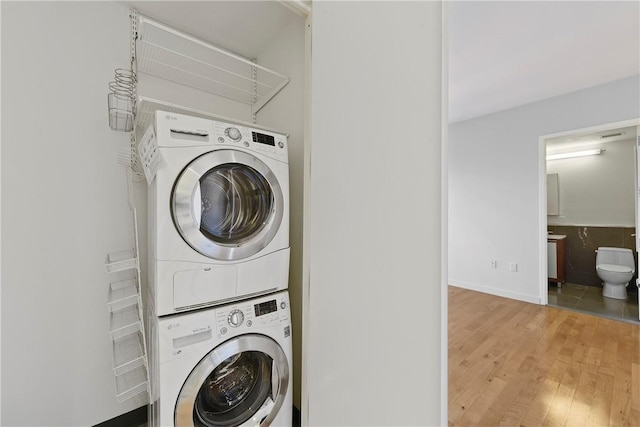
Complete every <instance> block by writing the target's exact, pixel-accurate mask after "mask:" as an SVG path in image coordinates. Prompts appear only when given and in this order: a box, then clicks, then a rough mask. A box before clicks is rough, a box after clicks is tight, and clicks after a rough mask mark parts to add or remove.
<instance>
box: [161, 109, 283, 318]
mask: <svg viewBox="0 0 640 427" xmlns="http://www.w3.org/2000/svg"><path fill="white" fill-rule="evenodd" d="M154 125H155V135H156V141H157V145H158V153H159V156H160V158H161V162H160V165H159V167H158V169H157V173H156V176H155V179H154V180H153V181H152V182H151V184H150V185H149V190H148V217H149V221H148V226H149V230H148V234H149V235H148V238H149V259H148V261H149V283H150V294H151V297H152V298H154V305H155V309H156V312H157V315H158V316H164V315H168V314H172V313H177V312H181V311H185V310H191V309H194V308H198V307H203V306H207V305H215V304H221V303H225V302H229V301H234V300H238V299H243V298H249V297H252V296H257V295H261V294H265V293H269V292H274V291H277V290H281V289H286V288H287V287H288V281H289V164H288V153H287V138H286V136H285V135H283V134H280V133H277V132H272V131H268V130H260V129H257V128H250V127H247V126H241V125H237V124H230V123H224V122H220V121H214V120H209V119H204V118H198V117H191V116H185V115H180V114H175V113H168V112H163V111H157V112H156V116H155V123H154Z"/></svg>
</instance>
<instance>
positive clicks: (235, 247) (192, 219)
mask: <svg viewBox="0 0 640 427" xmlns="http://www.w3.org/2000/svg"><path fill="white" fill-rule="evenodd" d="M284 211H285V204H284V198H283V194H282V188H281V186H280V183H279V182H278V179H277V178H276V176H275V174H274V173H273V172H272V171H271V169H270V168H269V167H268V166H267V165H266V164H265V163H264V162H263V161H262V160H260V159H258V158H257V157H255V156H253V155H251V154H249V153H244V152H241V151H235V150H216V151H212V152H209V153H205V154H203V155H201V156H200V157H198V158H196V159H194V160H193V161H192V162H191V163H189V164H188V165H187V166H186V167H185V168H184V169H183V170H182V172H181V173H180V175H179V176H178V179H177V180H176V182H175V185H174V188H173V192H172V196H171V213H172V216H173V222H174V225H175V226H176V229H177V230H178V232H179V233H180V236H181V237H182V239H183V240H184V241H185V242H186V243H187V244H188V245H189V246H191V247H192V248H193V249H195V250H196V251H197V252H199V253H200V254H202V255H205V256H207V257H209V258H213V259H218V260H225V261H230V260H240V259H244V258H247V257H249V256H252V255H254V254H256V253H258V252H259V251H261V250H262V249H263V248H265V247H266V246H267V245H268V244H269V243H270V242H271V240H272V239H273V238H274V236H275V235H276V233H277V232H278V230H279V229H280V226H281V223H282V217H283V214H284Z"/></svg>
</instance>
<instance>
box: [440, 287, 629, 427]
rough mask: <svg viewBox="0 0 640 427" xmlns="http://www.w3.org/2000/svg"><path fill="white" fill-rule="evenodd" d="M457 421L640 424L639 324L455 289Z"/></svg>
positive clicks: (453, 399)
mask: <svg viewBox="0 0 640 427" xmlns="http://www.w3.org/2000/svg"><path fill="white" fill-rule="evenodd" d="M449 426H464V427H470V426H521V427H522V426H526V427H529V426H532V427H533V426H640V326H637V325H633V324H629V323H623V322H617V321H614V320H608V319H604V318H600V317H595V316H590V315H585V314H581V313H575V312H571V311H567V310H561V309H557V308H553V307H545V306H540V305H536V304H528V303H524V302H520V301H514V300H510V299H506V298H500V297H496V296H493V295H487V294H483V293H479V292H474V291H469V290H465V289H461V288H456V287H452V286H450V287H449Z"/></svg>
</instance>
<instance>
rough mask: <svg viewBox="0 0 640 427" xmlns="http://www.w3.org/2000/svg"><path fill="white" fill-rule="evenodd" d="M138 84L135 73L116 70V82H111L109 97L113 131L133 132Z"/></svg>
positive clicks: (110, 119)
mask: <svg viewBox="0 0 640 427" xmlns="http://www.w3.org/2000/svg"><path fill="white" fill-rule="evenodd" d="M136 83H137V78H136V74H135V73H134V72H133V71H131V70H125V69H122V68H118V69H116V70H115V80H114V81H112V82H109V94H108V95H107V104H108V107H109V127H110V128H111V129H112V130H115V131H119V132H131V131H132V130H133V122H134V103H135V90H136Z"/></svg>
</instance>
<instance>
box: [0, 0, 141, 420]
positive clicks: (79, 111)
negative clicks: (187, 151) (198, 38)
mask: <svg viewBox="0 0 640 427" xmlns="http://www.w3.org/2000/svg"><path fill="white" fill-rule="evenodd" d="M128 13H129V12H128V10H127V9H126V8H125V7H123V6H122V5H119V4H116V3H112V2H41V3H35V2H15V3H14V2H2V107H3V108H2V197H3V200H2V257H3V258H2V266H3V269H2V425H12V426H18V425H25V426H27V425H28V426H45V425H46V426H54V425H59V426H75V425H78V426H79V425H93V424H97V423H100V422H102V421H105V420H108V419H111V418H113V417H115V416H117V415H120V414H122V413H125V412H128V411H130V410H132V409H134V408H136V407H137V406H139V405H140V404H141V402H140V401H136V400H135V399H134V400H133V401H129V402H126V403H125V404H118V403H117V402H116V398H115V386H114V377H113V372H112V360H111V341H110V338H109V333H108V330H109V315H108V313H107V307H106V302H107V289H108V284H109V282H110V281H113V278H112V277H110V276H109V275H108V274H107V273H106V272H105V270H104V267H103V263H104V261H105V256H106V254H107V253H108V252H112V251H116V250H123V249H128V248H131V247H132V243H133V242H132V237H131V221H130V217H129V210H128V207H127V198H126V197H127V196H126V180H125V172H124V168H122V167H120V166H119V165H117V153H118V150H119V149H120V148H122V147H126V146H127V144H128V135H127V134H124V133H116V132H113V131H111V130H110V129H109V127H108V121H107V83H108V82H109V81H111V80H113V70H114V68H117V67H124V68H127V67H128V64H129V33H130V31H129V27H130V24H129V17H128Z"/></svg>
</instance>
